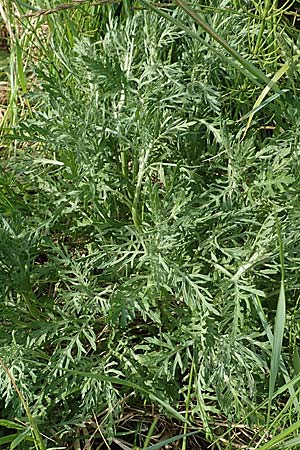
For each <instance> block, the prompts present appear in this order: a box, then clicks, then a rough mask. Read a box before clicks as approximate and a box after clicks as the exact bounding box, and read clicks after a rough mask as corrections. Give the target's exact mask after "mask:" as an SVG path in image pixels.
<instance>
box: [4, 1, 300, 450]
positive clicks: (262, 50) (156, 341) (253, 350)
mask: <svg viewBox="0 0 300 450" xmlns="http://www.w3.org/2000/svg"><path fill="white" fill-rule="evenodd" d="M233 4H234V5H233ZM125 6H126V5H125ZM127 6H128V5H127ZM206 6H209V7H210V8H211V9H210V11H212V12H211V15H210V17H208V18H207V20H208V21H209V22H211V26H213V28H214V30H216V31H217V32H219V30H222V35H223V37H224V38H225V39H227V41H229V40H230V41H231V42H230V44H231V46H233V48H235V49H236V50H235V51H238V52H239V54H240V55H242V58H245V59H246V60H247V61H248V60H249V61H251V64H254V65H256V66H257V67H258V68H259V71H260V72H259V73H267V75H266V76H268V77H269V78H272V77H273V76H274V74H276V73H278V70H280V67H281V65H282V64H283V63H284V62H286V61H290V63H289V64H290V65H289V67H288V68H287V69H286V72H285V73H284V75H283V76H282V78H280V80H279V77H277V78H276V80H277V82H278V87H277V89H278V90H281V91H280V96H277V97H276V98H275V97H274V98H273V99H272V101H271V102H265V103H262V104H261V105H260V106H261V108H260V109H259V110H257V111H255V114H254V115H253V117H252V121H251V123H249V124H248V130H247V133H245V126H246V122H241V120H240V119H242V118H243V117H244V116H247V114H249V112H251V111H252V108H253V106H254V104H255V100H256V99H257V98H259V95H260V94H261V92H262V89H263V88H262V86H261V85H259V83H256V82H255V81H254V80H253V77H251V76H248V75H249V73H248V72H247V73H246V74H245V71H244V69H243V66H241V65H238V66H236V65H233V64H232V61H229V60H228V56H226V55H225V50H224V48H220V45H219V43H218V42H219V41H216V42H214V41H209V46H207V36H206V34H205V32H204V31H203V30H202V29H200V28H199V29H198V27H197V23H195V22H193V20H192V18H189V17H187V16H186V14H185V13H184V11H183V10H181V9H180V8H177V9H174V8H173V9H172V11H170V10H168V14H171V15H172V17H173V20H172V21H168V20H166V19H165V18H164V17H160V16H159V15H158V14H156V13H155V12H151V11H149V10H142V9H138V10H137V11H135V13H133V11H131V12H130V9H129V10H128V9H127V10H125V12H124V10H123V13H122V14H121V17H119V18H118V17H116V16H115V14H114V12H113V9H112V8H111V9H108V10H107V13H106V12H105V13H103V15H102V16H101V17H100V19H99V20H98V22H94V23H95V29H94V30H93V32H91V27H90V26H89V27H88V30H87V29H85V32H84V35H85V36H81V37H80V36H77V37H76V38H74V39H69V40H68V38H67V37H66V36H67V35H68V34H66V35H64V36H63V37H62V38H61V37H58V36H59V35H58V34H56V31H57V30H59V29H60V28H59V27H61V26H62V22H59V21H58V24H57V28H55V24H54V21H53V22H49V23H50V25H49V36H50V38H49V53H48V59H47V64H43V63H42V62H41V63H40V64H39V65H38V68H37V70H35V72H32V73H34V77H35V84H36V86H37V87H36V88H35V89H34V90H33V89H31V90H29V93H28V94H27V97H26V101H28V102H29V104H30V105H31V107H32V109H31V110H30V111H28V113H27V115H26V118H25V119H23V120H21V121H20V122H19V123H18V125H17V126H14V127H11V128H10V135H9V137H10V139H11V140H14V143H15V146H14V149H15V155H14V156H13V157H12V156H11V157H10V158H7V159H6V160H4V161H3V163H2V168H1V173H0V175H1V177H0V183H1V188H2V190H1V196H0V211H1V223H0V236H1V240H0V241H1V245H0V277H1V288H0V289H1V298H2V302H1V305H0V309H1V326H0V339H1V350H0V357H1V359H2V360H3V362H4V364H5V366H6V367H8V368H9V371H10V373H11V374H12V376H13V379H14V380H15V383H16V385H17V386H18V388H19V389H20V391H21V392H23V394H24V395H25V396H26V399H27V403H28V405H29V408H30V410H31V411H32V417H33V420H36V421H37V424H38V426H39V427H40V429H41V430H42V432H43V433H45V435H47V436H50V437H51V438H52V439H54V440H55V442H56V445H60V443H61V442H63V443H66V442H68V439H69V438H70V437H71V438H74V439H75V437H76V435H77V434H78V433H79V434H80V431H78V430H80V429H83V430H85V432H84V434H85V435H87V434H86V433H88V436H89V437H90V438H91V436H92V432H91V431H90V430H88V431H86V427H89V426H91V423H93V424H95V419H94V418H95V417H96V418H97V421H96V423H97V427H96V428H97V432H98V434H99V433H100V435H101V440H102V441H101V442H102V444H103V442H109V443H112V442H114V444H115V445H117V442H121V441H120V439H121V440H126V439H127V443H128V442H130V443H131V445H132V446H133V448H138V447H142V446H143V445H144V443H145V442H146V444H145V448H147V446H148V444H150V442H151V440H153V442H155V439H154V438H153V439H152V434H154V430H155V427H156V426H157V421H158V417H159V415H160V414H162V412H164V413H165V414H166V415H169V416H170V417H173V420H174V422H176V421H177V423H178V422H182V424H181V425H180V426H181V427H183V428H182V429H181V430H180V431H179V432H178V433H173V435H174V434H177V435H179V436H180V439H181V438H182V442H183V444H182V448H189V447H188V446H187V437H188V436H187V433H189V432H191V433H192V432H193V431H201V432H202V433H204V435H205V436H206V438H207V439H210V440H211V441H213V440H215V439H216V438H217V437H218V436H220V434H221V433H222V432H223V431H227V428H228V429H229V430H230V428H231V426H232V425H231V424H234V425H236V424H237V423H238V422H242V423H245V424H247V426H249V427H250V428H252V429H253V430H256V429H258V428H259V427H260V429H261V430H263V433H262V442H263V440H264V438H265V436H269V435H271V434H274V433H277V432H278V431H279V430H280V431H281V430H282V428H284V427H287V426H288V425H291V424H290V423H288V422H289V421H291V422H293V423H294V422H295V423H297V422H296V421H297V419H298V401H297V396H298V393H297V394H296V393H295V391H296V390H297V385H296V382H292V383H290V385H289V386H286V387H285V388H282V390H281V391H280V392H281V393H279V394H278V392H275V395H276V396H275V399H272V397H273V394H274V390H275V382H276V383H278V385H280V386H282V385H283V384H284V383H288V382H289V381H290V379H291V378H292V377H293V376H296V375H298V370H297V365H296V364H294V366H293V362H292V361H293V360H294V361H296V355H297V345H298V342H297V337H295V335H296V334H295V333H293V330H297V321H296V317H297V307H298V306H297V305H298V297H299V290H298V287H299V286H298V285H299V281H298V266H299V263H298V260H299V258H298V256H297V247H298V234H299V232H298V229H299V214H298V212H297V211H298V208H297V206H298V191H299V176H298V173H299V158H298V153H299V149H298V147H299V144H298V136H299V104H298V100H297V97H295V95H294V94H295V93H298V90H299V86H298V84H297V76H298V65H297V62H296V60H295V59H293V50H294V49H295V45H296V44H295V42H296V41H295V37H294V35H293V34H292V33H291V32H290V25H287V24H286V22H285V21H283V20H279V18H281V19H282V11H281V10H280V9H274V10H273V9H272V11H273V13H274V15H270V20H269V19H267V17H266V15H265V13H263V14H262V17H260V20H258V17H257V12H256V11H254V10H252V9H251V8H250V10H248V11H245V8H244V10H243V9H242V8H241V7H240V6H241V5H239V4H238V2H232V9H233V12H232V14H233V16H232V17H235V20H233V21H230V20H228V19H226V16H224V14H223V12H224V11H223V9H225V10H226V5H221V9H219V8H217V7H216V8H215V9H214V7H215V6H216V5H214V2H207V5H206ZM222 8H223V9H222ZM126 11H127V12H128V11H129V12H130V14H127V13H126ZM200 13H201V11H200ZM273 13H272V14H273ZM60 14H62V17H64V16H65V14H69V13H67V12H63V13H60ZM70 14H71V13H70ZM74 14H75V16H73V17H72V16H71V15H70V16H69V20H70V21H69V22H68V27H70V30H71V29H72V30H73V29H76V27H75V25H76V23H77V25H78V23H79V19H78V17H82V16H80V14H79V13H78V14H77V13H76V12H75V13H74ZM76 14H77V16H76ZM56 17H60V16H56ZM76 17H77V22H76V20H75V19H76ZM224 17H225V18H224ZM271 19H272V20H271ZM49 20H53V19H52V18H51V19H50V18H49ZM60 20H61V19H60ZM179 22H180V23H183V24H185V26H188V27H190V29H192V30H193V33H196V34H197V35H198V36H199V37H200V38H201V39H193V38H192V37H191V36H190V35H188V34H187V33H186V32H185V31H184V30H183V29H182V27H181V28H180V27H179V26H178V23H179ZM73 23H74V28H72V27H71V25H72V24H73ZM270 23H271V25H270ZM245 24H247V26H248V29H249V30H250V31H249V39H245V38H244V39H242V40H239V39H237V38H236V39H232V40H231V39H230V36H232V34H233V33H234V36H237V37H239V36H240V37H241V36H245V35H244V33H245ZM78 26H79V25H78ZM257 30H259V33H260V34H259V36H262V37H266V39H265V40H263V39H262V38H260V40H259V42H258V43H257V44H256V45H255V46H253V41H252V38H253V33H254V32H256V31H257ZM74 33H75V31H74ZM270 33H273V35H274V36H275V37H276V39H277V33H279V34H280V38H279V37H278V39H285V41H286V47H285V48H284V50H283V51H280V49H279V45H278V43H277V44H276V42H275V43H274V41H272V45H273V46H275V48H273V47H272V46H271V47H270V43H269V37H270V36H269V34H270ZM293 33H294V31H293ZM75 34H76V33H75ZM273 35H272V36H273ZM73 37H74V36H73ZM40 51H41V52H43V51H44V50H43V48H41V50H40ZM289 58H290V59H289ZM49 62H50V64H49ZM238 62H240V61H238ZM251 67H252V66H251ZM32 70H33V69H32ZM246 75H247V76H246ZM279 83H281V84H279ZM15 124H16V121H15V120H14V122H13V124H12V125H15ZM244 124H245V125H244ZM7 145H9V144H7ZM283 249H284V250H283ZM283 289H284V291H283ZM280 290H281V296H280V297H279V293H280ZM283 292H285V294H286V298H287V315H286V320H281V321H280V320H279V319H278V320H277V319H276V323H277V326H276V329H275V332H277V331H278V332H279V333H280V339H279V338H278V337H275V338H274V339H273V335H272V331H271V329H273V324H274V319H275V314H276V309H277V301H278V298H280V299H281V301H280V305H282V299H283V297H282V295H283V294H282V293H283ZM278 311H280V308H278ZM279 315H280V312H279V313H278V314H277V318H278V317H279ZM278 324H280V325H278ZM276 342H277V344H276V345H275V344H274V343H276ZM275 347H276V348H275ZM293 355H294V359H293V358H292V356H293ZM271 359H272V366H271V370H272V375H271V378H272V382H271V387H270V389H269V384H268V378H269V377H270V361H271ZM274 368H275V369H274ZM277 387H278V386H277ZM288 387H289V390H288ZM0 390H1V395H2V407H3V416H4V417H5V419H6V420H10V421H12V419H13V418H14V417H16V416H18V415H19V416H21V415H22V414H23V412H22V410H21V407H20V404H19V399H18V397H17V395H16V392H15V390H14V389H13V386H12V385H11V383H10V381H9V378H8V377H7V374H6V373H5V372H2V373H0ZM287 392H288V393H287ZM282 401H285V402H286V403H287V405H286V407H285V408H284V414H281V413H280V408H281V405H282V403H281V402H282ZM143 402H144V404H145V405H149V406H148V408H149V409H150V402H152V407H153V408H154V411H155V414H154V416H155V417H153V414H152V417H151V420H152V426H151V421H150V422H149V419H147V421H146V422H147V424H148V427H149V429H148V430H147V431H145V430H144V429H143V427H141V429H140V430H139V431H137V428H136V429H135V430H133V429H132V427H131V426H129V429H130V431H129V437H128V436H127V438H126V439H125V438H124V428H125V427H126V425H125V427H124V428H122V427H120V423H122V417H124V411H128V410H130V411H134V409H135V408H136V409H139V410H140V408H141V405H142V404H143ZM145 409H146V408H145ZM268 412H269V419H268V420H267V419H266V416H267V413H268ZM145 413H146V412H145ZM122 414H123V416H122ZM220 417H224V421H223V425H220V424H219V422H218V418H220ZM153 421H155V423H154V422H153ZM224 422H225V427H224ZM140 423H141V422H140ZM153 423H154V425H153ZM183 423H185V425H183ZM257 427H258V428H257ZM290 429H291V430H292V431H291V433H292V432H293V433H294V432H296V431H297V427H296V426H292V427H291V428H290ZM127 431H128V429H127ZM150 431H151V433H150ZM89 433H90V434H89ZM95 433H96V432H95ZM147 433H148V434H147ZM149 433H150V434H149ZM264 433H265V434H264ZM195 436H196V435H191V434H189V439H191V441H188V442H190V444H188V445H190V447H192V445H193V446H194V447H195V448H199V446H200V445H202V444H201V442H202V443H203V440H202V441H201V442H200V440H198V441H197V440H196V437H195ZM251 436H253V441H252V442H251V439H252V438H249V439H248V441H247V445H252V446H254V445H255V444H254V442H258V439H257V436H255V432H253V434H252V435H251ZM287 437H288V436H287V435H286V433H285V434H284V438H287ZM292 438H293V439H296V438H297V437H296V436H294V435H293V436H292ZM98 439H99V437H98ZM178 439H179V438H178ZM199 439H200V438H199ZM227 440H228V441H230V437H229V438H228V436H227ZM95 442H98V441H97V440H95ZM122 442H123V441H122ZM170 442H172V441H170ZM221 442H224V440H223V441H222V440H219V441H217V442H216V443H215V446H216V448H218V447H219V448H222V446H223V447H224V448H225V444H224V445H223V444H221ZM276 442H278V441H276ZM276 442H275V443H276ZM293 442H296V441H293ZM102 444H99V443H98V445H102ZM107 445H108V444H107ZM174 445H175V444H174ZM230 445H231V444H230V442H229V444H228V448H230ZM257 445H260V444H259V443H258V444H257ZM51 446H53V443H51ZM197 446H198V447H197ZM153 448H154V447H153ZM174 448H175V447H174ZM262 448H264V447H262ZM265 448H267V447H265ZM268 448H270V447H268Z"/></svg>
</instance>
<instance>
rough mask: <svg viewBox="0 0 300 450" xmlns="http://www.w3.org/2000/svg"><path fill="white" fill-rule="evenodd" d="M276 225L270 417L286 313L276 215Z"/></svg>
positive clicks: (279, 238)
mask: <svg viewBox="0 0 300 450" xmlns="http://www.w3.org/2000/svg"><path fill="white" fill-rule="evenodd" d="M276 225H277V236H278V242H279V254H280V266H281V282H280V292H279V297H278V303H277V312H276V317H275V326H274V339H273V346H272V356H271V368H270V383H269V404H268V417H269V418H270V411H271V404H272V397H273V393H274V389H275V383H276V378H277V375H278V370H279V365H280V357H281V351H282V342H283V334H284V326H285V315H286V301H285V288H284V256H283V240H282V236H281V230H280V226H279V221H278V218H277V216H276Z"/></svg>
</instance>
